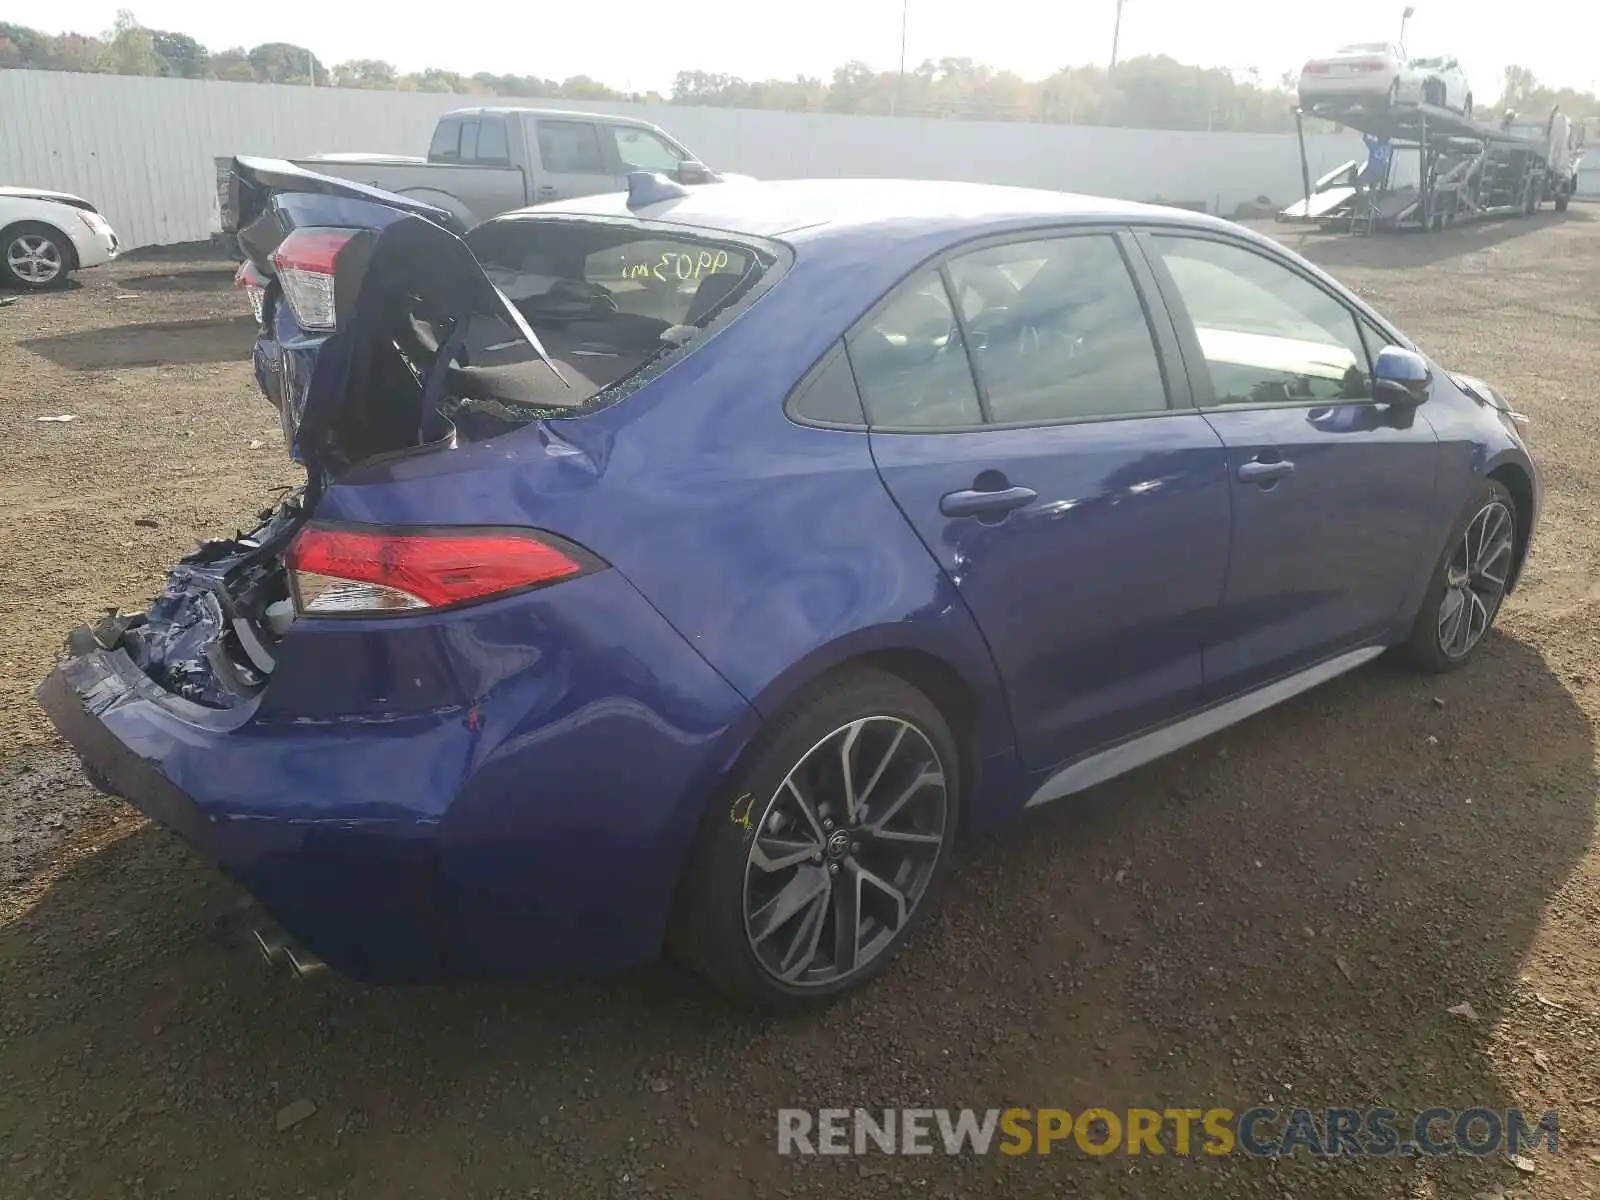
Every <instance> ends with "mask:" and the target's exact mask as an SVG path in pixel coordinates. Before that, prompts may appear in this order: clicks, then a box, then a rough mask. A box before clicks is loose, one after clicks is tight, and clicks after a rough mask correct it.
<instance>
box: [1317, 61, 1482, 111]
mask: <svg viewBox="0 0 1600 1200" xmlns="http://www.w3.org/2000/svg"><path fill="white" fill-rule="evenodd" d="M1364 100H1374V101H1387V102H1388V103H1389V104H1430V105H1433V106H1435V107H1438V108H1447V109H1449V110H1450V111H1452V112H1456V113H1460V114H1461V115H1462V116H1465V117H1468V118H1470V117H1471V116H1472V86H1471V84H1470V83H1469V82H1468V80H1467V76H1466V72H1464V71H1463V70H1462V69H1461V63H1460V62H1459V61H1458V60H1457V59H1456V58H1454V57H1453V56H1451V55H1448V54H1441V55H1435V56H1433V57H1429V58H1411V57H1410V56H1409V55H1407V53H1406V49H1405V47H1404V46H1401V45H1399V44H1398V43H1396V42H1354V43H1352V44H1350V45H1348V46H1340V47H1339V48H1338V49H1337V50H1335V51H1334V52H1333V53H1332V54H1328V55H1324V56H1323V57H1321V58H1313V59H1312V60H1311V61H1310V62H1308V63H1306V65H1305V66H1304V67H1302V68H1301V70H1300V103H1301V105H1303V106H1304V107H1306V108H1312V107H1314V106H1316V105H1318V104H1323V103H1340V102H1349V101H1364Z"/></svg>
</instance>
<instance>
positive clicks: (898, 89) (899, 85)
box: [889, 0, 911, 117]
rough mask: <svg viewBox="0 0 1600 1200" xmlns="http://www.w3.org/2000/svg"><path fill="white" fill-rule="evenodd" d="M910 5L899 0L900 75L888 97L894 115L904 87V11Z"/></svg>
mask: <svg viewBox="0 0 1600 1200" xmlns="http://www.w3.org/2000/svg"><path fill="white" fill-rule="evenodd" d="M910 7H911V0H900V77H899V78H898V79H896V80H895V84H894V95H893V96H890V97H889V115H890V116H891V117H892V116H894V110H895V108H896V107H898V105H899V102H900V95H901V93H902V92H904V91H905V87H906V12H907V9H909V8H910Z"/></svg>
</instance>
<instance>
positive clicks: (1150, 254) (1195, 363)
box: [1133, 225, 1411, 413]
mask: <svg viewBox="0 0 1600 1200" xmlns="http://www.w3.org/2000/svg"><path fill="white" fill-rule="evenodd" d="M1157 237H1186V238H1191V239H1193V240H1195V241H1202V242H1217V243H1220V244H1221V245H1224V246H1231V247H1233V248H1234V249H1236V250H1242V251H1244V252H1245V253H1247V254H1255V255H1256V256H1257V257H1259V258H1263V259H1265V260H1266V261H1267V262H1270V263H1273V264H1274V265H1276V266H1279V267H1282V268H1283V269H1284V270H1286V271H1288V272H1289V273H1290V274H1292V275H1295V276H1298V277H1299V278H1300V279H1302V280H1304V281H1305V282H1306V283H1308V284H1310V285H1311V286H1312V287H1314V288H1316V289H1317V290H1318V291H1320V292H1321V293H1322V294H1323V295H1325V296H1327V297H1328V298H1329V299H1330V300H1332V301H1333V302H1334V303H1336V304H1337V305H1338V306H1339V307H1340V308H1342V309H1343V310H1344V311H1345V313H1346V314H1348V316H1349V317H1350V320H1351V328H1352V329H1354V330H1355V333H1356V340H1357V341H1359V342H1360V343H1361V351H1362V354H1363V355H1365V356H1366V357H1367V369H1368V377H1369V378H1370V377H1371V374H1372V371H1373V369H1374V368H1375V366H1376V364H1375V363H1374V362H1373V361H1372V357H1371V355H1370V354H1368V353H1367V343H1366V339H1365V338H1364V337H1362V335H1361V328H1360V327H1361V325H1362V324H1363V323H1366V324H1370V325H1372V326H1373V327H1374V328H1375V329H1376V330H1377V331H1378V332H1380V333H1382V334H1383V335H1384V336H1385V337H1387V338H1390V339H1392V344H1393V345H1397V346H1403V347H1405V348H1406V349H1411V343H1410V342H1409V341H1408V340H1407V339H1406V338H1405V337H1404V336H1403V335H1401V334H1400V333H1399V332H1398V331H1397V330H1394V329H1393V328H1392V327H1391V326H1390V325H1389V323H1388V322H1387V321H1385V320H1383V319H1382V318H1381V317H1380V316H1379V315H1378V314H1377V313H1375V312H1370V311H1367V310H1365V307H1364V306H1360V305H1357V304H1352V303H1351V301H1350V298H1349V297H1347V296H1345V295H1343V294H1341V292H1340V291H1336V290H1334V289H1332V288H1330V287H1329V286H1328V283H1327V281H1326V280H1324V279H1321V278H1318V276H1317V275H1315V274H1314V273H1312V272H1311V271H1308V270H1306V269H1305V268H1304V266H1302V265H1301V264H1300V263H1297V262H1295V261H1294V260H1293V259H1291V258H1288V257H1286V256H1284V255H1282V254H1279V253H1277V252H1276V251H1275V250H1274V249H1273V248H1272V247H1270V246H1263V245H1260V244H1258V243H1257V242H1255V241H1252V240H1250V239H1248V238H1242V237H1235V236H1232V235H1230V234H1228V233H1226V232H1223V231H1221V230H1216V229H1202V228H1195V227H1191V226H1185V225H1140V226H1136V227H1135V228H1134V230H1133V238H1134V241H1135V242H1136V243H1137V245H1138V247H1139V250H1140V253H1141V256H1142V257H1143V258H1144V259H1145V262H1146V265H1147V266H1148V267H1149V269H1150V272H1151V275H1152V277H1153V278H1154V279H1155V283H1156V287H1157V289H1158V290H1159V291H1160V293H1161V296H1162V299H1163V300H1164V301H1165V302H1166V309H1167V313H1168V315H1169V317H1170V319H1171V321H1172V324H1173V327H1174V329H1175V330H1176V332H1177V338H1178V346H1179V351H1180V355H1181V359H1182V362H1183V367H1184V370H1185V372H1186V373H1187V375H1188V378H1189V387H1190V391H1191V393H1192V394H1193V396H1194V406H1195V408H1196V409H1198V410H1199V411H1200V412H1203V413H1206V412H1257V411H1263V410H1268V409H1279V408H1326V407H1328V403H1329V402H1328V401H1327V400H1271V401H1262V402H1259V403H1254V404H1222V403H1220V402H1219V401H1218V400H1217V398H1216V392H1215V391H1214V390H1213V388H1212V386H1211V369H1210V367H1209V366H1207V364H1206V358H1205V353H1204V352H1203V351H1202V350H1201V349H1200V338H1199V335H1198V334H1197V333H1196V332H1195V325H1194V318H1193V317H1192V316H1190V315H1189V309H1188V306H1187V305H1186V304H1184V302H1183V295H1182V293H1181V292H1179V290H1178V283H1177V280H1175V279H1174V278H1173V277H1172V272H1171V271H1169V270H1168V269H1167V264H1166V260H1165V259H1164V258H1162V256H1161V251H1160V249H1159V248H1158V247H1157V246H1156V245H1155V241H1154V239H1155V238H1157ZM1388 403H1389V401H1387V400H1380V399H1378V398H1377V397H1376V396H1375V395H1374V396H1368V397H1365V398H1363V399H1360V400H1340V401H1338V404H1340V405H1348V404H1367V405H1378V404H1388Z"/></svg>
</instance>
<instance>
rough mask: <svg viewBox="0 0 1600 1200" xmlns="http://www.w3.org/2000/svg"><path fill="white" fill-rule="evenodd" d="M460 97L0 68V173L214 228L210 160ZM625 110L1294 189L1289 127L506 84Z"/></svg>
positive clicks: (800, 156)
mask: <svg viewBox="0 0 1600 1200" xmlns="http://www.w3.org/2000/svg"><path fill="white" fill-rule="evenodd" d="M471 103H473V101H472V99H471V98H469V97H465V96H452V95H432V94H423V93H417V92H368V91H355V90H348V89H338V88H308V87H281V86H275V85H270V84H253V83H221V82H217V81H212V80H191V79H148V78H141V77H136V76H118V75H74V74H69V73H66V72H54V71H3V70H0V184H9V185H14V186H17V185H27V186H33V187H48V188H57V189H60V190H63V191H70V192H77V193H79V194H81V195H83V196H85V197H87V198H89V199H90V200H92V201H93V202H94V203H95V204H96V205H98V206H99V207H100V208H101V209H102V210H103V211H104V212H105V213H106V215H107V217H108V218H109V219H110V220H111V222H112V223H113V224H114V225H115V226H116V228H117V231H118V232H119V234H120V235H121V236H122V238H123V239H124V241H125V242H126V244H127V245H128V246H129V247H135V246H147V245H165V244H171V243H176V242H187V241H196V240H201V239H204V238H206V237H208V236H210V234H211V233H212V232H213V231H215V230H216V229H217V228H218V221H217V213H216V195H215V176H214V169H213V165H212V160H213V158H215V157H217V156H221V155H230V154H236V153H246V154H262V155H273V156H282V157H297V156H301V155H306V154H314V153H318V152H323V151H360V150H369V151H374V152H382V153H390V154H422V153H425V152H426V150H427V144H428V138H429V135H430V134H431V133H432V131H433V124H434V121H435V120H436V119H437V117H438V116H439V114H440V113H443V112H446V111H448V110H450V109H452V108H460V107H463V106H465V105H469V104H471ZM494 103H501V104H516V103H527V104H532V105H536V106H539V107H544V108H587V109H589V110H591V111H593V110H599V111H605V112H625V113H628V114H630V115H633V116H639V117H643V118H644V119H645V120H648V121H653V122H655V123H656V124H658V125H661V126H662V127H664V128H666V129H668V130H670V131H671V132H672V134H673V135H674V136H675V137H677V138H678V139H679V140H681V141H682V142H684V143H685V144H686V145H688V146H689V147H690V148H691V149H692V150H694V151H695V152H696V153H697V154H699V155H701V156H702V157H703V158H704V159H705V161H707V162H709V163H711V164H713V165H715V166H717V167H719V168H722V169H725V170H729V171H738V172H743V173H745V174H749V175H754V176H757V177H758V178H764V179H784V178H796V177H805V176H823V177H834V178H849V177H852V176H854V177H876V178H884V177H901V178H920V179H955V180H973V181H978V182H988V183H1008V184H1017V185H1022V186H1031V187H1045V188H1055V189H1059V190H1063V191H1078V192H1090V193H1095V194H1099V195H1105V196H1114V197H1117V198H1119V199H1125V200H1154V199H1158V198H1159V199H1165V200H1170V201H1204V202H1205V203H1207V204H1208V205H1210V206H1211V207H1213V208H1214V209H1215V208H1217V207H1218V206H1220V209H1221V211H1222V212H1223V213H1224V214H1228V213H1231V212H1232V211H1233V209H1234V206H1235V205H1237V204H1239V203H1240V202H1242V201H1247V200H1253V199H1254V198H1255V197H1256V196H1258V195H1265V196H1268V197H1270V198H1271V199H1272V200H1274V201H1275V202H1277V203H1279V204H1286V203H1288V202H1289V201H1290V200H1292V199H1294V198H1296V197H1298V196H1299V194H1300V160H1299V153H1298V151H1297V149H1296V145H1295V138H1294V137H1293V135H1281V134H1248V133H1184V132H1178V131H1171V130H1151V129H1106V128H1101V127H1095V126H1067V125H1032V124H1020V123H1012V122H980V121H936V120H918V119H909V118H907V119H894V118H888V117H849V116H839V115H835V114H821V113H818V114H811V113H779V112H762V111H754V110H743V109H720V108H689V107H681V108H680V107H674V106H670V105H622V104H603V103H591V104H576V103H573V102H563V101H550V100H531V101H520V102H519V101H516V100H511V99H503V100H496V101H494ZM1307 150H1308V157H1309V158H1310V160H1311V173H1312V177H1313V178H1315V177H1316V176H1318V175H1320V174H1322V173H1324V172H1325V171H1328V170H1331V169H1332V168H1333V167H1335V166H1337V165H1339V164H1340V163H1341V162H1344V161H1346V160H1348V159H1351V158H1357V157H1360V156H1361V154H1362V149H1361V141H1360V138H1359V137H1357V136H1356V135H1354V134H1349V133H1345V134H1327V135H1320V136H1314V137H1310V138H1308V139H1307Z"/></svg>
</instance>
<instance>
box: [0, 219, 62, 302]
mask: <svg viewBox="0 0 1600 1200" xmlns="http://www.w3.org/2000/svg"><path fill="white" fill-rule="evenodd" d="M73 262H74V259H73V255H72V243H71V242H70V241H69V240H68V239H67V237H66V235H65V234H63V233H62V232H61V231H60V230H57V229H52V228H50V226H48V225H41V224H39V223H38V222H36V221H26V222H22V223H19V224H16V225H12V226H10V227H9V228H8V229H6V231H5V233H4V234H0V278H3V279H4V280H5V282H7V283H9V284H11V286H13V287H17V288H22V289H23V290H25V291H30V292H37V291H42V290H44V289H45V288H50V287H59V286H60V285H61V284H63V283H65V282H66V281H67V275H68V274H69V273H70V272H71V270H72V264H73Z"/></svg>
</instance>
